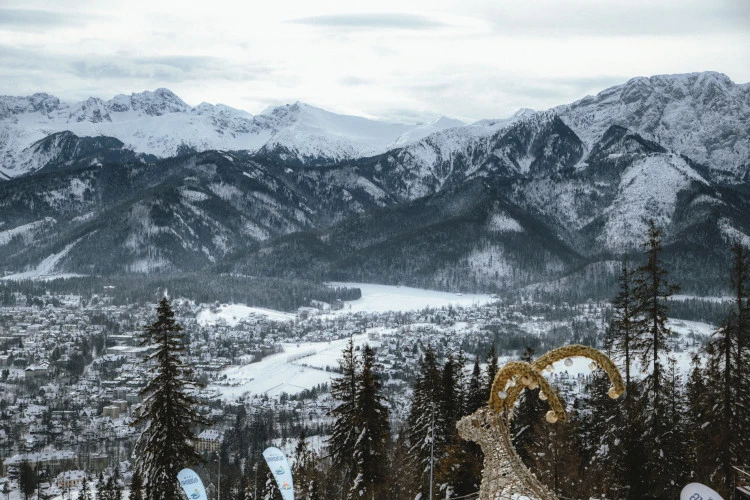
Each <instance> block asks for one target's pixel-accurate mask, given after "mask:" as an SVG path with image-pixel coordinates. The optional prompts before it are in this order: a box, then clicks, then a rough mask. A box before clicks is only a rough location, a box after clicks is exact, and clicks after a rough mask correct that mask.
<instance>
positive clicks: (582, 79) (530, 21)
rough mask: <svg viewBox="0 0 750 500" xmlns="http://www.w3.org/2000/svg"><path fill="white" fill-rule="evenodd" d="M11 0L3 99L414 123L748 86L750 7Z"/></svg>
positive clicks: (592, 1) (2, 20) (741, 0)
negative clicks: (317, 110) (153, 94)
mask: <svg viewBox="0 0 750 500" xmlns="http://www.w3.org/2000/svg"><path fill="white" fill-rule="evenodd" d="M264 4H265V5H260V4H257V5H253V4H248V3H240V2H230V1H225V0H215V1H213V2H211V3H210V5H209V4H205V3H200V4H198V3H191V2H176V1H171V0H170V1H165V2H153V1H145V0H131V1H129V2H127V4H122V5H121V6H118V5H114V3H111V5H110V3H103V2H95V3H92V2H89V1H86V0H58V1H54V2H52V1H46V0H26V1H23V2H21V1H19V0H6V2H4V5H3V7H2V8H0V74H2V75H3V78H2V79H0V94H6V95H7V94H9V95H28V94H31V93H34V92H38V91H45V92H49V93H52V94H55V95H57V96H59V97H60V98H62V99H64V100H78V99H85V98H86V97H89V96H91V95H94V96H98V97H102V98H110V97H111V96H113V95H115V94H118V93H129V92H137V91H141V90H145V89H155V88H158V87H168V88H170V89H171V90H173V91H174V92H175V93H177V94H178V95H180V97H182V98H183V99H185V100H186V101H187V102H188V103H190V104H193V105H195V104H198V103H200V102H202V101H209V102H222V103H224V104H228V105H231V106H234V107H237V108H241V109H246V110H248V111H250V112H252V113H257V112H260V111H261V110H262V109H264V108H265V107H267V106H268V105H274V104H281V103H286V102H293V101H296V100H302V101H306V102H310V103H312V104H315V105H317V106H320V107H323V108H326V109H330V110H332V111H337V112H344V113H354V114H360V115H365V116H371V117H380V118H383V119H389V120H402V121H408V122H414V121H425V120H431V119H434V118H435V117H437V116H438V115H441V114H445V115H449V116H455V117H458V118H462V119H466V120H471V119H479V118H495V117H502V116H507V115H509V114H511V113H512V112H513V111H515V110H516V109H518V108H520V107H530V108H535V109H545V108H548V107H552V106H554V105H557V104H561V103H565V102H570V101H573V100H576V99H579V98H581V97H583V96H584V95H586V94H591V93H596V92H598V91H600V90H602V89H604V88H606V87H608V86H611V85H614V84H618V83H623V82H624V81H626V80H627V79H629V78H631V77H634V76H640V75H645V76H648V75H653V74H663V73H682V72H691V71H703V70H715V71H721V72H724V73H727V74H728V75H729V76H730V77H731V78H732V79H733V80H734V81H736V82H747V81H748V80H750V64H748V63H747V61H750V2H747V1H746V0H716V1H715V2H705V1H701V0H681V1H679V2H678V1H675V0H651V1H644V0H633V1H632V2H620V3H613V2H602V1H600V0H570V1H566V2H559V1H557V0H528V1H526V2H515V1H496V2H488V1H484V0H464V1H460V2H459V1H458V0H430V1H426V0H414V1H410V2H408V5H406V4H407V2H403V1H395V0H381V1H379V2H371V1H365V2H342V1H334V0H320V1H317V2H305V1H302V0H277V1H274V2H267V3H264Z"/></svg>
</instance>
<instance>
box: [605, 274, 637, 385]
mask: <svg viewBox="0 0 750 500" xmlns="http://www.w3.org/2000/svg"><path fill="white" fill-rule="evenodd" d="M632 279H633V276H632V272H631V271H630V270H629V269H628V263H627V261H624V262H623V263H622V270H621V271H620V279H619V281H620V291H619V293H618V294H617V297H615V300H614V301H612V305H613V306H614V309H615V318H614V320H613V321H612V326H611V328H610V336H609V338H608V339H607V344H608V345H607V347H608V348H610V349H611V350H612V351H613V354H614V355H615V356H617V357H619V358H621V359H622V362H623V364H624V366H625V388H626V389H630V386H631V380H632V379H631V376H630V367H631V365H632V362H633V355H634V348H635V345H636V328H635V324H634V323H635V318H634V317H633V312H634V311H633V309H634V306H635V303H634V297H633V290H632V283H631V282H632Z"/></svg>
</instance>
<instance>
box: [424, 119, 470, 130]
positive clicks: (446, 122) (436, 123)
mask: <svg viewBox="0 0 750 500" xmlns="http://www.w3.org/2000/svg"><path fill="white" fill-rule="evenodd" d="M430 125H432V126H433V127H435V128H438V129H440V130H445V129H447V128H453V127H463V126H464V125H466V123H464V122H462V121H461V120H457V119H455V118H448V117H447V116H441V117H440V118H438V119H437V120H433V121H431V122H430Z"/></svg>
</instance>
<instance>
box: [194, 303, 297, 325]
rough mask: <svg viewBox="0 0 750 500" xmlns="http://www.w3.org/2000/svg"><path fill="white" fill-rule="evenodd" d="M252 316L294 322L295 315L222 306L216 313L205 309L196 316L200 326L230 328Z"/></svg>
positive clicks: (244, 307)
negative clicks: (224, 325) (225, 325)
mask: <svg viewBox="0 0 750 500" xmlns="http://www.w3.org/2000/svg"><path fill="white" fill-rule="evenodd" d="M251 316H261V317H264V318H267V319H269V320H271V321H281V322H285V321H294V318H295V317H296V316H295V315H294V314H291V313H285V312H281V311H275V310H273V309H264V308H262V307H248V306H244V305H242V304H230V305H222V306H219V307H218V308H217V310H216V311H213V310H211V309H204V310H203V311H201V312H199V313H198V315H197V316H196V320H197V321H198V324H200V325H203V326H206V325H215V324H217V323H226V324H227V325H229V326H236V325H237V323H239V322H240V321H241V320H243V319H247V318H249V317H251Z"/></svg>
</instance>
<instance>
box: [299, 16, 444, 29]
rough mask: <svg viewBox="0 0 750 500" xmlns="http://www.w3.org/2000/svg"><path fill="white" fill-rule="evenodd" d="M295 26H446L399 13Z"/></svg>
mask: <svg viewBox="0 0 750 500" xmlns="http://www.w3.org/2000/svg"><path fill="white" fill-rule="evenodd" d="M289 22H291V23H295V24H307V25H310V26H321V27H327V28H376V29H382V28H386V29H411V30H414V29H417V30H419V29H433V28H440V27H444V26H446V24H444V23H442V22H440V21H437V20H435V19H432V18H430V17H427V16H419V15H415V14H398V13H372V14H331V15H324V16H312V17H302V18H298V19H292V20H290V21H289Z"/></svg>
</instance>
